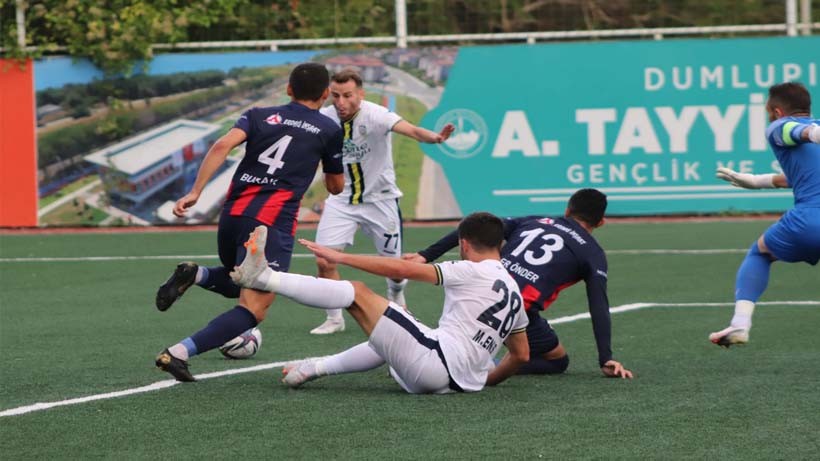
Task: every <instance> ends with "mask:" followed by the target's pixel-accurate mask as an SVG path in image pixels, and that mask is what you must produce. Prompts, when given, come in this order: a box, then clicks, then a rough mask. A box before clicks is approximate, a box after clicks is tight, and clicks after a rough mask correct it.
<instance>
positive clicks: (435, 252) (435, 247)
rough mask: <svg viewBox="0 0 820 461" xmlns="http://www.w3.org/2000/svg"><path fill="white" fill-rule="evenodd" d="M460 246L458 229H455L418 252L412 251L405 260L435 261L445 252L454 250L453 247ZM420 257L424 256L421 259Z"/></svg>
mask: <svg viewBox="0 0 820 461" xmlns="http://www.w3.org/2000/svg"><path fill="white" fill-rule="evenodd" d="M457 246H458V230H454V231H452V232H450V233H449V234H447V235H445V236H444V237H442V238H441V239H440V240H439V241H437V242H436V243H434V244H432V245H430V246H429V247H427V248H425V249H423V250H421V251H419V252H417V253H410V254H407V255H405V256H404V259H405V260H408V261H416V262H428V263H429V262H433V261H435V260H436V259H438V258H440V257H441V256H442V255H443V254H444V253H447V252H448V251H450V250H452V249H453V248H455V247H457ZM419 258H422V259H423V261H422V260H420V259H419Z"/></svg>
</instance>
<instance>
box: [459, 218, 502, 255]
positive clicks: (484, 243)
mask: <svg viewBox="0 0 820 461" xmlns="http://www.w3.org/2000/svg"><path fill="white" fill-rule="evenodd" d="M458 238H460V239H464V240H466V241H468V242H470V245H472V246H473V247H474V248H475V249H476V250H478V251H486V250H493V249H495V250H500V249H501V244H502V243H503V242H504V223H503V222H501V219H500V218H499V217H498V216H496V215H494V214H491V213H487V212H485V211H480V212H477V213H472V214H470V215H467V216H466V217H464V219H462V220H461V222H460V223H458Z"/></svg>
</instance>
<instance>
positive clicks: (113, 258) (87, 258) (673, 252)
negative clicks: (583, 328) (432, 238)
mask: <svg viewBox="0 0 820 461" xmlns="http://www.w3.org/2000/svg"><path fill="white" fill-rule="evenodd" d="M747 251H749V250H748V248H746V249H743V248H714V249H695V250H675V249H664V248H659V249H652V248H647V249H645V250H640V249H634V250H608V251H607V252H606V253H607V254H611V255H639V254H658V255H711V254H736V253H739V254H742V253H746V252H747ZM356 254H362V255H366V256H378V255H377V254H376V253H356ZM456 254H457V253H455V252H448V253H445V256H453V255H456ZM313 257H314V256H313V254H311V253H294V254H293V258H294V259H300V258H313ZM168 259H170V260H175V261H176V260H194V261H195V260H198V259H219V255H148V256H76V257H43V258H0V263H30V262H49V263H50V262H86V261H151V260H168Z"/></svg>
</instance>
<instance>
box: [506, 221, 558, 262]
mask: <svg viewBox="0 0 820 461" xmlns="http://www.w3.org/2000/svg"><path fill="white" fill-rule="evenodd" d="M544 232H546V229H542V228H538V229H532V230H528V231H524V232H522V233H521V235H520V237H522V238H523V239H524V240H522V241H521V243H520V244H519V245H518V246H517V247H516V248H515V250H513V251H512V253H511V254H512V255H513V256H518V255H520V254H521V252H523V251H524V250H526V249H527V247H528V246H530V244H531V243H532V242H533V241H534V240H535V239H536V238H538V236H539V235H541V234H543V233H544ZM541 240H544V241H546V243H545V244H543V245H541V252H542V254H540V255H536V253H535V251H532V250H527V251H526V252H525V253H524V261H526V262H527V263H528V264H532V265H533V266H542V265H544V264H546V263H548V262H550V261H552V255H553V253H555V252H556V251H561V249H562V248H564V239H563V238H561V236H560V235H558V234H547V235H541Z"/></svg>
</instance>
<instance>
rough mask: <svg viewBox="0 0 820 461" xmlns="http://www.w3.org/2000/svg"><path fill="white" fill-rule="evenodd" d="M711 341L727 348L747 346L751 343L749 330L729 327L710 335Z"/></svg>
mask: <svg viewBox="0 0 820 461" xmlns="http://www.w3.org/2000/svg"><path fill="white" fill-rule="evenodd" d="M709 341H712V342H713V343H715V344H717V345H718V346H722V347H725V348H729V347H730V346H735V345H740V344H746V343H747V342H749V329H748V328H742V327H733V326H729V327H726V328H724V329H722V330H720V331H716V332H714V333H712V334H710V335H709Z"/></svg>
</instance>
